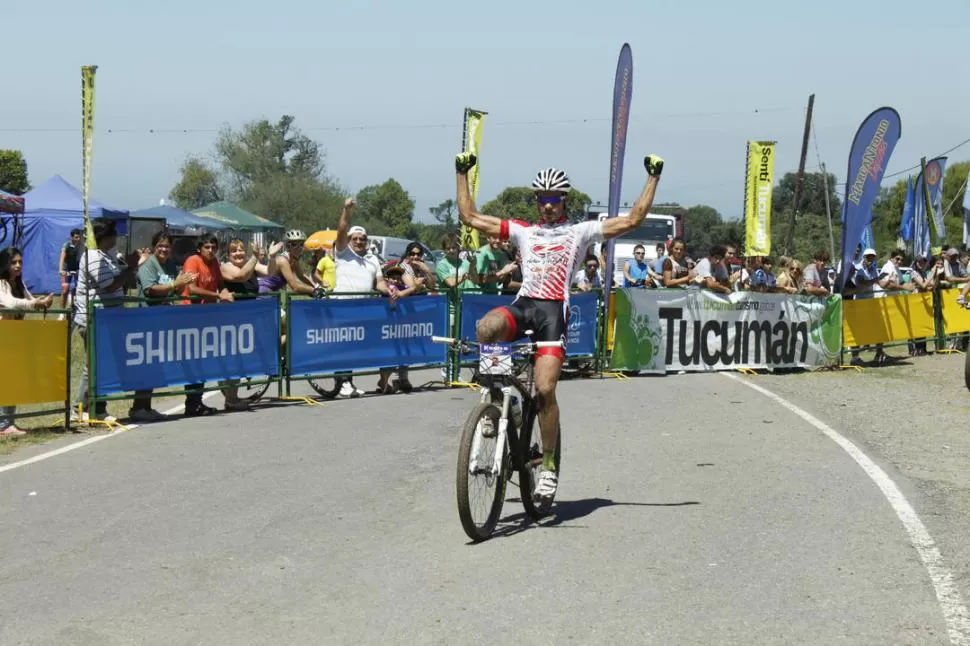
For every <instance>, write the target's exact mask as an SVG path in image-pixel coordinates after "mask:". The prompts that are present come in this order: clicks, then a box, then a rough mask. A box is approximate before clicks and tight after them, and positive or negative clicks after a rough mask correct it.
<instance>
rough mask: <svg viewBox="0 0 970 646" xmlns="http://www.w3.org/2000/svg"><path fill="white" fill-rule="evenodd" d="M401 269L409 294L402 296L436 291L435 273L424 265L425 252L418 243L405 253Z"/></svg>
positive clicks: (409, 246) (411, 244)
mask: <svg viewBox="0 0 970 646" xmlns="http://www.w3.org/2000/svg"><path fill="white" fill-rule="evenodd" d="M401 268H402V269H403V270H404V276H403V278H404V284H405V285H406V286H407V289H406V290H405V291H406V292H407V294H404V293H402V294H401V295H402V296H406V295H408V294H415V293H418V294H420V293H422V292H430V291H434V289H435V287H436V286H437V285H436V284H435V275H434V272H432V271H431V270H430V269H429V268H428V266H427V265H426V264H424V250H423V249H422V248H421V245H420V244H418V243H417V242H411V243H410V244H409V245H408V248H407V249H406V250H405V251H404V258H402V259H401ZM408 290H410V291H408Z"/></svg>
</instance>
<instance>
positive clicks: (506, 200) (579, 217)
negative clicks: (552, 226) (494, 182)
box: [482, 186, 593, 222]
mask: <svg viewBox="0 0 970 646" xmlns="http://www.w3.org/2000/svg"><path fill="white" fill-rule="evenodd" d="M592 203H593V200H592V198H590V196H589V195H587V194H586V193H583V192H582V191H580V190H577V189H575V188H574V189H573V190H571V191H570V192H569V196H568V197H567V198H566V218H567V219H568V220H569V221H570V222H583V221H585V220H586V211H587V209H588V208H589V205H590V204H592ZM538 204H539V202H538V200H537V199H536V194H535V193H534V192H533V191H532V189H531V188H528V187H525V186H509V187H508V188H505V189H503V190H502V192H501V193H499V194H498V195H497V196H495V199H493V200H490V201H489V202H486V203H485V205H484V206H482V212H483V213H487V214H488V215H493V216H495V217H497V218H503V219H516V220H523V221H525V222H534V221H535V220H537V219H538V216H537V213H538V211H537V206H538Z"/></svg>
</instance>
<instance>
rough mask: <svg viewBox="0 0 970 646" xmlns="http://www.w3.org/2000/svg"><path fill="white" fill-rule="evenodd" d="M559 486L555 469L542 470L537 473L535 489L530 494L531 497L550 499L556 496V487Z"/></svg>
mask: <svg viewBox="0 0 970 646" xmlns="http://www.w3.org/2000/svg"><path fill="white" fill-rule="evenodd" d="M558 487H559V476H557V475H556V472H555V471H546V470H545V469H543V471H542V472H541V473H540V474H539V481H538V482H537V483H536V490H535V492H534V493H533V494H532V497H533V498H544V499H546V500H551V499H553V498H555V496H556V489H557V488H558Z"/></svg>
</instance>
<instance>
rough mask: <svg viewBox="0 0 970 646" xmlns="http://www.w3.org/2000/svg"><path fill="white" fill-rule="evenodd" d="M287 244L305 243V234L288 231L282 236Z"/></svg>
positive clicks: (297, 230) (295, 230)
mask: <svg viewBox="0 0 970 646" xmlns="http://www.w3.org/2000/svg"><path fill="white" fill-rule="evenodd" d="M284 237H285V238H286V241H287V242H305V241H306V234H305V233H303V232H302V231H300V230H299V229H290V230H289V231H287V232H286V235H285V236H284Z"/></svg>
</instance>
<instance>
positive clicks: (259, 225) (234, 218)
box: [192, 202, 285, 235]
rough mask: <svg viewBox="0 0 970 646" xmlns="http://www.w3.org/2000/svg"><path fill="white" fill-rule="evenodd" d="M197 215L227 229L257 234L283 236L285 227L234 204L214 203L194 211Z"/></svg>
mask: <svg viewBox="0 0 970 646" xmlns="http://www.w3.org/2000/svg"><path fill="white" fill-rule="evenodd" d="M192 213H194V214H195V215H197V216H199V217H202V218H208V219H211V220H216V221H218V222H220V223H221V224H222V226H223V227H225V228H227V229H234V230H236V231H252V232H255V233H270V234H272V233H275V234H277V235H279V234H282V232H283V230H284V229H285V227H284V226H283V225H282V224H276V223H275V222H272V221H270V220H267V219H266V218H264V217H261V216H258V215H256V214H255V213H250V212H249V211H247V210H245V209H242V208H240V207H238V206H236V205H235V204H233V203H232V202H213V203H212V204H206V205H205V206H202V207H199V208H197V209H194V210H193V211H192Z"/></svg>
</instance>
